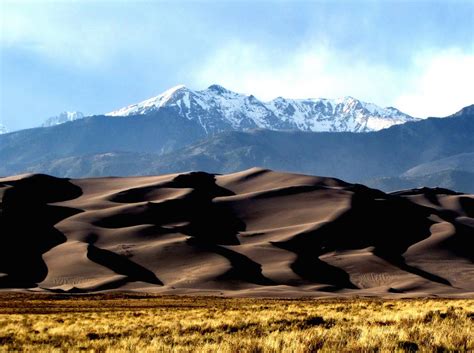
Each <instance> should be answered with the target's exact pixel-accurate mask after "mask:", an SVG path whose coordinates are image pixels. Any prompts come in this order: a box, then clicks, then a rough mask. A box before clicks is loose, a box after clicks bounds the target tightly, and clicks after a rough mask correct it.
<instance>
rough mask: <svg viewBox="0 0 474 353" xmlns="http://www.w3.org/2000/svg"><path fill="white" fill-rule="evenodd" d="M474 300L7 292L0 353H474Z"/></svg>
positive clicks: (0, 299) (0, 304) (0, 308)
mask: <svg viewBox="0 0 474 353" xmlns="http://www.w3.org/2000/svg"><path fill="white" fill-rule="evenodd" d="M473 326H474V300H467V299H460V300H445V299H423V300H421V299H420V300H418V299H415V300H414V299H411V300H378V299H348V300H314V299H313V300H310V299H300V300H281V299H223V298H205V297H152V296H130V295H119V294H114V295H102V296H78V297H72V298H71V297H65V296H42V295H40V296H38V295H36V296H31V295H23V294H3V295H0V350H1V351H12V350H13V351H42V352H61V351H96V352H117V351H118V352H120V351H137V352H170V351H175V352H196V351H198V352H215V351H219V352H281V351H283V352H313V351H322V352H345V351H346V352H366V351H400V352H402V351H429V352H432V351H435V352H443V351H461V352H468V351H474V331H473Z"/></svg>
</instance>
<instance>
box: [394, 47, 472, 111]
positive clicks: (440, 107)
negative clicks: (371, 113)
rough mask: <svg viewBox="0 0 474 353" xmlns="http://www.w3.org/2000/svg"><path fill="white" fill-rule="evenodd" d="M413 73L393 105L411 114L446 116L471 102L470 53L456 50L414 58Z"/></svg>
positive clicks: (425, 54)
mask: <svg viewBox="0 0 474 353" xmlns="http://www.w3.org/2000/svg"><path fill="white" fill-rule="evenodd" d="M412 71H414V73H413V74H412V77H411V79H410V81H409V85H408V86H407V87H406V89H405V91H404V92H403V93H402V94H401V95H400V96H399V97H397V98H396V99H395V105H396V106H397V107H399V108H400V109H401V110H404V111H406V112H409V113H410V114H412V115H414V116H419V117H427V116H447V115H450V114H453V113H455V112H456V111H458V110H460V109H461V108H463V107H465V106H467V105H470V104H474V90H473V89H472V83H473V82H474V55H473V54H469V53H464V52H462V51H460V50H458V49H450V50H446V51H443V52H440V53H424V54H421V55H418V56H416V57H415V58H414V70H412Z"/></svg>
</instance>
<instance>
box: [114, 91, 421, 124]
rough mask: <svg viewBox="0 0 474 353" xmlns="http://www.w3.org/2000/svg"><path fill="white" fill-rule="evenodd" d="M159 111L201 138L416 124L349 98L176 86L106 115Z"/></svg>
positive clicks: (394, 112)
mask: <svg viewBox="0 0 474 353" xmlns="http://www.w3.org/2000/svg"><path fill="white" fill-rule="evenodd" d="M161 109H167V110H172V111H174V112H175V113H178V115H180V116H182V117H185V118H187V119H190V120H195V121H197V122H198V123H199V124H200V125H201V126H202V127H203V128H204V130H205V131H206V133H215V132H220V131H225V130H230V129H232V130H247V129H252V128H264V129H270V130H302V131H351V132H368V131H377V130H381V129H384V128H387V127H390V126H392V125H396V124H403V123H405V122H408V121H415V120H418V119H416V118H413V117H411V116H409V115H407V114H404V113H402V112H401V111H399V110H398V109H395V108H392V107H388V108H381V107H379V106H377V105H375V104H372V103H366V102H362V101H359V100H357V99H355V98H352V97H344V98H339V99H325V98H309V99H286V98H282V97H278V98H276V99H274V100H272V101H269V102H262V101H260V100H258V99H257V98H255V97H254V96H253V95H250V96H246V95H243V94H239V93H235V92H232V91H229V90H227V89H226V88H224V87H222V86H219V85H212V86H210V87H208V88H207V89H205V90H201V91H193V90H190V89H188V88H186V87H185V86H183V85H179V86H176V87H173V88H171V89H169V90H167V91H165V92H164V93H162V94H160V95H158V96H156V97H153V98H150V99H147V100H145V101H143V102H141V103H137V104H133V105H130V106H127V107H124V108H121V109H119V110H116V111H113V112H110V113H108V114H106V115H108V116H113V117H126V116H132V115H146V114H149V113H153V112H156V111H158V110H161Z"/></svg>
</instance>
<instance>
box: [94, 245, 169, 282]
mask: <svg viewBox="0 0 474 353" xmlns="http://www.w3.org/2000/svg"><path fill="white" fill-rule="evenodd" d="M87 258H88V259H90V260H91V261H93V262H95V263H97V264H99V265H102V266H104V267H107V268H109V269H111V270H112V271H114V272H115V273H118V274H121V275H124V276H127V280H126V282H134V281H142V282H147V283H151V284H156V285H160V286H161V285H163V282H161V281H160V280H159V279H158V277H156V275H155V274H154V273H153V272H152V271H150V270H148V269H147V268H145V267H143V266H141V265H139V264H137V263H135V262H133V261H132V260H130V259H128V258H126V257H125V256H122V255H119V254H116V253H114V252H112V251H109V250H105V249H101V248H98V247H96V246H94V245H92V244H89V246H88V247H87ZM123 284H124V283H122V281H121V282H120V283H119V285H123Z"/></svg>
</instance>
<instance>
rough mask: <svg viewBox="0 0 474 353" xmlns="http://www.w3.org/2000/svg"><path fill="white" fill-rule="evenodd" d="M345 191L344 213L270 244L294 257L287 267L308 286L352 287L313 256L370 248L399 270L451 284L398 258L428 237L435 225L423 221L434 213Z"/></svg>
mask: <svg viewBox="0 0 474 353" xmlns="http://www.w3.org/2000/svg"><path fill="white" fill-rule="evenodd" d="M347 190H350V191H352V192H353V196H352V201H351V206H350V208H349V209H348V210H347V211H345V212H344V213H342V214H341V215H339V216H338V217H336V218H335V219H333V220H331V221H329V222H327V223H325V224H323V225H322V226H321V227H319V228H318V229H316V230H312V231H308V232H303V233H300V234H298V235H296V236H295V237H293V238H292V239H290V240H288V241H285V242H277V243H272V244H273V245H275V246H278V247H280V248H284V249H287V250H290V251H293V252H294V253H296V254H297V259H296V261H295V262H294V263H293V264H292V269H293V270H294V271H295V272H296V273H297V274H299V275H300V276H301V277H303V278H305V279H307V280H310V281H313V282H318V283H328V284H332V285H335V286H339V287H343V288H354V285H353V284H352V283H350V281H349V280H348V275H347V273H345V272H344V271H342V269H339V268H332V266H330V267H328V266H329V265H328V264H325V265H322V264H321V263H320V262H319V261H320V260H318V257H319V256H321V255H324V254H327V253H329V252H333V251H338V250H339V251H341V250H356V249H364V248H367V247H373V248H374V251H373V253H374V254H375V255H376V256H378V257H380V258H382V259H384V260H385V261H387V262H389V263H390V264H392V265H394V266H396V267H398V268H400V269H401V270H403V271H406V272H409V273H413V274H415V275H417V276H420V277H423V278H425V279H427V280H429V281H433V282H437V283H441V284H445V285H450V282H449V281H448V280H446V279H445V278H442V277H440V276H437V275H434V274H432V273H429V272H426V271H424V270H421V269H419V268H417V267H414V266H410V265H408V264H407V263H406V262H405V259H404V258H403V255H402V254H403V253H404V252H405V251H406V250H407V249H408V248H409V247H410V246H411V245H413V244H415V243H417V242H419V241H421V240H423V239H426V238H428V237H429V236H430V235H431V231H430V227H431V226H432V225H433V224H434V223H435V222H434V221H431V220H430V219H429V218H428V217H429V216H430V215H431V214H432V213H434V210H433V209H431V208H428V207H424V206H420V205H416V204H414V203H412V202H410V201H409V200H406V199H403V198H401V197H398V196H395V195H387V194H385V193H383V192H381V191H378V190H373V189H369V188H367V187H365V186H363V185H357V184H356V185H352V186H350V187H348V188H347ZM326 265H327V266H326ZM341 271H342V272H341Z"/></svg>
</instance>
